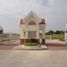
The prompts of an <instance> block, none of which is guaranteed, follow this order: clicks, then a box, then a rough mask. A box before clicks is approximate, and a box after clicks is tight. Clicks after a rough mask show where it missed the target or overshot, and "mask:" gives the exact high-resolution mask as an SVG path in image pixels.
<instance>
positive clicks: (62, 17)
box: [0, 0, 67, 32]
mask: <svg viewBox="0 0 67 67" xmlns="http://www.w3.org/2000/svg"><path fill="white" fill-rule="evenodd" d="M66 6H67V0H0V25H2V26H3V27H4V29H5V31H6V32H9V31H11V32H18V24H19V20H20V18H23V17H24V16H26V15H27V14H28V13H29V12H30V11H34V12H35V13H36V14H37V15H38V16H40V17H44V18H45V19H46V21H47V30H50V29H53V30H57V29H60V30H64V27H65V24H66V23H67V20H66V18H67V8H66ZM6 24H7V25H6ZM13 24H14V25H13ZM11 25H13V27H12V28H11ZM5 27H8V28H5ZM6 29H7V30H6Z"/></svg>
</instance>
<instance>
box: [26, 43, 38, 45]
mask: <svg viewBox="0 0 67 67" xmlns="http://www.w3.org/2000/svg"><path fill="white" fill-rule="evenodd" d="M37 45H38V44H37V43H26V44H25V46H37Z"/></svg>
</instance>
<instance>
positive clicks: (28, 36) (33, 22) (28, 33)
mask: <svg viewBox="0 0 67 67" xmlns="http://www.w3.org/2000/svg"><path fill="white" fill-rule="evenodd" d="M45 29H46V23H45V19H41V18H40V17H38V16H37V15H36V14H35V13H34V12H33V11H31V12H30V13H29V14H28V15H27V16H26V17H25V18H24V19H21V20H20V44H24V43H25V42H27V41H28V40H35V41H37V42H39V39H40V38H41V39H42V44H45Z"/></svg>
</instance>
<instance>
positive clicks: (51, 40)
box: [46, 39, 65, 44]
mask: <svg viewBox="0 0 67 67" xmlns="http://www.w3.org/2000/svg"><path fill="white" fill-rule="evenodd" d="M46 43H58V44H65V42H64V41H60V40H58V39H54V40H53V39H46Z"/></svg>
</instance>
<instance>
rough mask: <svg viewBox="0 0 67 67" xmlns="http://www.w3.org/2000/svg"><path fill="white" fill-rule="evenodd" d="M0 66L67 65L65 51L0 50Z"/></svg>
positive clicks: (36, 66)
mask: <svg viewBox="0 0 67 67" xmlns="http://www.w3.org/2000/svg"><path fill="white" fill-rule="evenodd" d="M0 67H67V51H48V50H40V51H39V50H0Z"/></svg>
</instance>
